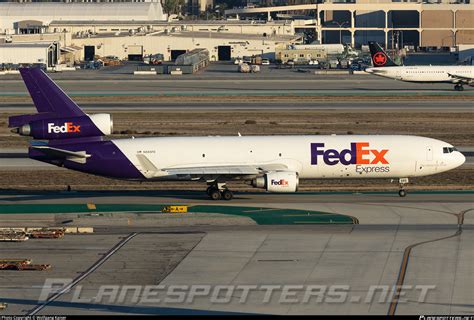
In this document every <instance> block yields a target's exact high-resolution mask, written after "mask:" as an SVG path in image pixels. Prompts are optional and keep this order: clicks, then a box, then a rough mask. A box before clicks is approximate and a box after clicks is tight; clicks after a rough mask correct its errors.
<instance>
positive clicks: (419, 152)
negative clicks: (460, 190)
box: [9, 69, 465, 200]
mask: <svg viewBox="0 0 474 320" xmlns="http://www.w3.org/2000/svg"><path fill="white" fill-rule="evenodd" d="M20 72H21V75H22V77H23V80H24V81H25V84H26V87H27V88H28V91H29V92H30V95H31V97H32V99H33V102H34V104H35V106H36V109H37V111H38V113H37V114H33V115H20V116H12V117H10V118H9V127H12V128H14V129H13V130H12V131H13V132H16V133H18V134H20V135H23V136H30V137H32V138H33V139H34V140H33V143H32V144H31V146H30V147H29V157H30V158H31V159H35V160H38V161H43V162H46V163H50V164H53V165H57V166H60V167H65V168H68V169H71V170H77V171H81V172H85V173H90V174H95V175H100V176H105V177H111V178H117V179H127V180H138V181H141V180H156V181H161V180H187V181H202V182H206V183H207V185H208V188H207V193H208V195H209V197H210V198H211V199H213V200H219V199H225V200H230V199H232V197H233V194H232V192H231V191H230V190H229V189H228V188H227V187H226V181H229V180H232V179H239V180H245V181H248V182H250V184H251V185H253V186H254V187H256V188H262V189H265V190H267V191H269V192H296V191H297V190H298V183H299V180H300V179H327V178H338V179H341V178H343V179H352V178H355V179H366V178H380V179H394V178H397V179H399V182H400V192H399V194H400V196H405V195H406V193H405V190H404V189H403V186H404V184H406V183H407V182H408V178H411V177H420V176H427V175H432V174H436V173H441V172H445V171H448V170H451V169H454V168H456V167H459V166H460V165H462V164H463V163H464V161H465V158H464V156H463V155H462V154H461V153H460V152H459V151H457V150H456V149H455V148H454V147H453V146H452V145H450V144H449V143H446V142H443V141H440V140H435V139H430V138H424V137H417V136H403V135H346V136H335V135H331V136H321V135H316V136H309V135H307V136H248V137H245V136H240V135H239V136H225V137H220V136H208V137H152V138H131V139H112V140H106V139H105V138H104V137H106V136H108V135H110V134H111V133H112V118H111V116H110V115H109V114H95V115H89V114H86V113H84V112H83V111H82V110H81V109H80V108H79V106H78V105H77V104H76V103H74V102H73V101H72V100H71V99H70V98H69V97H68V96H67V95H66V94H65V93H64V92H63V91H62V90H61V89H60V88H59V87H58V86H57V85H56V84H55V83H54V82H53V81H52V80H51V79H50V78H49V77H48V76H47V75H46V74H45V73H44V72H43V71H41V70H40V69H21V70H20Z"/></svg>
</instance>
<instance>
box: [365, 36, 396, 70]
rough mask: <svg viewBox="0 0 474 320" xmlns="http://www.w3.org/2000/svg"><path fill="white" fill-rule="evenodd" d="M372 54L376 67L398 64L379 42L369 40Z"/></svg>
mask: <svg viewBox="0 0 474 320" xmlns="http://www.w3.org/2000/svg"><path fill="white" fill-rule="evenodd" d="M369 48H370V55H371V57H372V64H373V65H374V67H394V66H397V64H396V63H395V62H393V60H392V59H391V58H390V57H389V56H388V55H387V53H386V52H385V50H384V49H383V48H382V47H381V46H380V44H378V43H377V42H374V41H370V42H369Z"/></svg>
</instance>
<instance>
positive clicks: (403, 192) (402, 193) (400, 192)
mask: <svg viewBox="0 0 474 320" xmlns="http://www.w3.org/2000/svg"><path fill="white" fill-rule="evenodd" d="M398 195H399V196H400V197H405V196H406V195H407V192H406V191H405V190H403V189H401V190H399V191H398Z"/></svg>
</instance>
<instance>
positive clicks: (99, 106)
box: [0, 100, 474, 112]
mask: <svg viewBox="0 0 474 320" xmlns="http://www.w3.org/2000/svg"><path fill="white" fill-rule="evenodd" d="M80 106H81V107H82V108H84V110H85V111H88V112H97V111H104V110H105V111H107V110H110V111H129V110H130V108H133V109H134V110H176V109H181V110H196V109H198V110H272V109H277V110H288V109H315V110H335V109H337V110H361V111H364V110H368V111H371V110H373V111H375V110H376V111H382V112H383V111H384V110H386V111H391V112H403V111H412V110H426V111H427V112H459V111H470V110H473V108H474V106H473V102H472V101H470V100H452V101H440V100H438V101H430V100H414V101H411V100H402V101H383V100H382V101H295V102H292V101H268V102H265V101H250V100H247V101H241V102H240V101H239V102H226V103H221V102H192V101H191V102H188V101H181V102H140V101H137V102H121V101H119V100H118V101H116V102H107V103H106V102H103V103H80ZM0 112H35V109H34V106H33V105H32V104H31V103H10V102H9V103H0Z"/></svg>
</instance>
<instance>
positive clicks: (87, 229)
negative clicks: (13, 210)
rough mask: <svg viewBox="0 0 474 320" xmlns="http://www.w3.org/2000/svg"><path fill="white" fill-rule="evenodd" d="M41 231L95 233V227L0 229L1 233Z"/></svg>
mask: <svg viewBox="0 0 474 320" xmlns="http://www.w3.org/2000/svg"><path fill="white" fill-rule="evenodd" d="M39 230H64V233H94V228H93V227H65V228H64V227H11V228H6V227H3V228H0V233H1V232H5V231H17V232H26V233H28V232H31V231H39Z"/></svg>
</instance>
